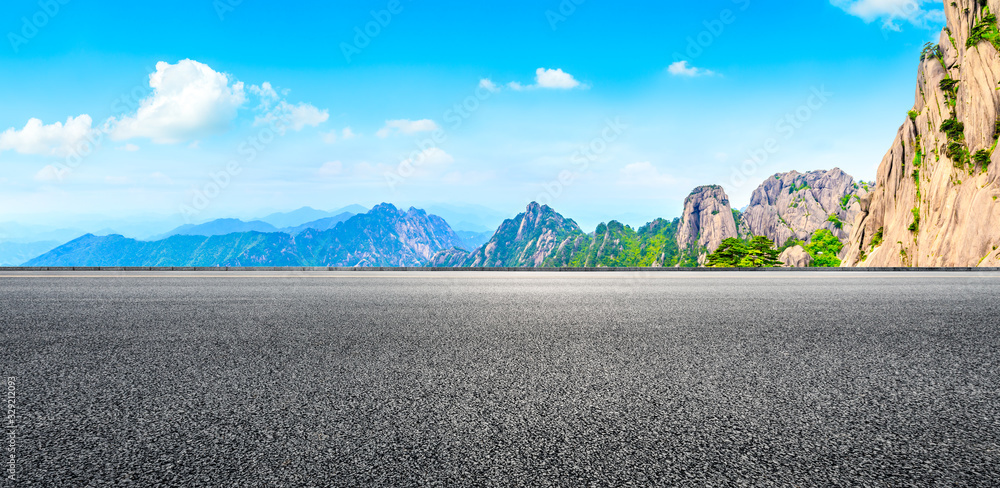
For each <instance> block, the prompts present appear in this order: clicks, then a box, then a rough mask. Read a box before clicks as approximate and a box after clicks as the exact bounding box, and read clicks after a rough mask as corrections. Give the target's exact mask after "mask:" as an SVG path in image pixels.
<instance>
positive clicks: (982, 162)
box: [972, 149, 990, 172]
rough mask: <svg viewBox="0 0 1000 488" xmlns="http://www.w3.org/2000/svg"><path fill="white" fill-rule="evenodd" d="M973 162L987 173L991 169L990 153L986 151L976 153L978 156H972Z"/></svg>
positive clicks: (981, 150)
mask: <svg viewBox="0 0 1000 488" xmlns="http://www.w3.org/2000/svg"><path fill="white" fill-rule="evenodd" d="M972 161H973V162H974V163H976V164H978V165H979V166H981V167H982V168H983V171H984V172H985V171H986V170H988V169H989V167H990V152H989V151H987V150H985V149H980V150H978V151H976V154H973V155H972Z"/></svg>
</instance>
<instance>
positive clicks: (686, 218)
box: [677, 185, 737, 256]
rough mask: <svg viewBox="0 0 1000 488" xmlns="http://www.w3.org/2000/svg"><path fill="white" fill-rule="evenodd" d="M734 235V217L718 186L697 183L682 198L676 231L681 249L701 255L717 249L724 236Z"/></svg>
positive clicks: (726, 197)
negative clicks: (682, 202)
mask: <svg viewBox="0 0 1000 488" xmlns="http://www.w3.org/2000/svg"><path fill="white" fill-rule="evenodd" d="M736 236H737V234H736V219H735V218H734V217H733V210H732V208H730V206H729V197H728V196H727V195H726V191H725V190H723V189H722V187H721V186H718V185H708V186H699V187H698V188H695V189H694V191H692V192H691V194H690V195H688V197H687V199H685V200H684V215H683V216H681V226H680V229H679V230H678V231H677V246H678V247H679V248H680V249H682V250H686V252H689V253H697V254H699V255H702V256H704V255H705V254H706V252H707V253H711V252H713V251H715V250H716V249H718V248H719V245H721V244H722V241H723V240H725V239H728V238H730V237H736Z"/></svg>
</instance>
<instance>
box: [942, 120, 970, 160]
mask: <svg viewBox="0 0 1000 488" xmlns="http://www.w3.org/2000/svg"><path fill="white" fill-rule="evenodd" d="M941 132H944V133H945V135H946V136H947V137H948V143H947V145H946V146H945V150H944V155H945V156H948V157H949V158H950V159H951V161H952V163H953V164H954V165H955V167H956V168H964V167H965V166H966V165H967V164H968V163H969V149H968V148H967V147H966V146H965V124H963V123H961V122H959V121H958V120H957V119H956V118H955V117H954V116H952V118H950V119H946V120H945V121H944V122H941Z"/></svg>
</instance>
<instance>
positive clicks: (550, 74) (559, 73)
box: [535, 68, 580, 90]
mask: <svg viewBox="0 0 1000 488" xmlns="http://www.w3.org/2000/svg"><path fill="white" fill-rule="evenodd" d="M535 81H536V82H537V83H538V86H539V87H541V88H555V89H558V90H572V89H573V88H576V87H578V86H580V82H579V81H576V79H575V78H573V75H571V74H569V73H567V72H565V71H563V70H562V69H545V68H538V69H537V70H536V71H535Z"/></svg>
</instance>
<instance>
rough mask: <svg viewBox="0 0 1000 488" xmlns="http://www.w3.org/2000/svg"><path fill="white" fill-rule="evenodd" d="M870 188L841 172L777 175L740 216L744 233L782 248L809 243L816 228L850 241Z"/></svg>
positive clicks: (761, 187)
mask: <svg viewBox="0 0 1000 488" xmlns="http://www.w3.org/2000/svg"><path fill="white" fill-rule="evenodd" d="M866 188H867V185H866V184H864V183H857V182H855V181H854V178H853V177H851V175H849V174H847V173H844V172H843V171H841V170H840V168H834V169H832V170H829V171H810V172H808V173H799V172H797V171H791V172H788V173H778V174H776V175H774V176H772V177H770V178H768V179H767V180H764V182H763V183H761V185H760V186H759V187H757V189H756V190H754V192H753V196H751V198H750V205H749V206H748V207H747V208H746V209H745V210H744V211H743V213H742V214H741V215H740V225H739V230H740V235H741V236H764V237H767V238H768V239H770V240H771V241H773V242H774V243H775V245H777V246H781V245H782V244H784V243H785V242H786V241H788V239H790V238H794V239H795V240H798V241H806V242H808V241H809V239H810V237H812V235H813V233H814V232H816V231H817V230H819V229H828V230H829V231H830V232H833V235H835V236H837V238H838V239H840V240H841V241H844V240H847V238H848V237H850V235H851V230H852V229H853V223H854V220H855V219H856V218H857V216H858V214H859V213H861V203H860V198H861V197H863V196H864V195H866V194H867V193H868V191H867V190H866Z"/></svg>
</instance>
